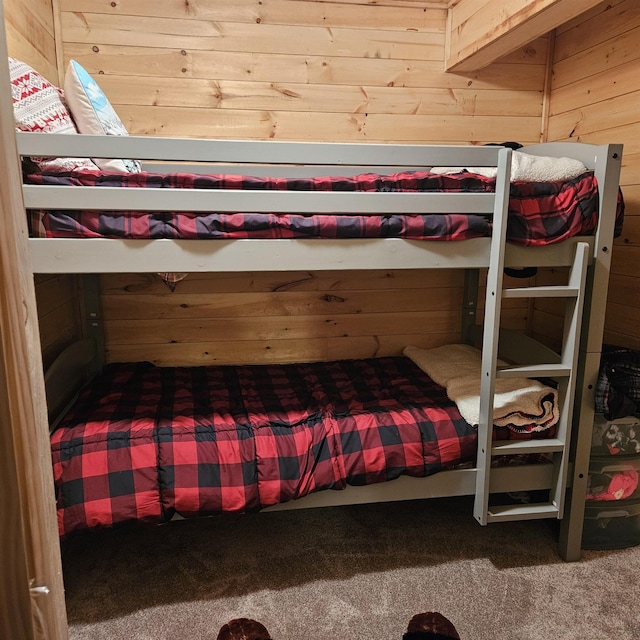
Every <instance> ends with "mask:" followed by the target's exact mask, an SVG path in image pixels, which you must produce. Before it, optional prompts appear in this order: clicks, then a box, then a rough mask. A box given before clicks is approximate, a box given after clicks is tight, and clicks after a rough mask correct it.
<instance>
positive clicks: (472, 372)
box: [404, 344, 558, 433]
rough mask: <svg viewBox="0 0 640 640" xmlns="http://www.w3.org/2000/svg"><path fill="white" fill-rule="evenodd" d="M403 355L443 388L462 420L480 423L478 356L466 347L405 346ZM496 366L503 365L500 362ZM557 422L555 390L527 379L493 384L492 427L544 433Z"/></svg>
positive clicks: (479, 354) (513, 379)
mask: <svg viewBox="0 0 640 640" xmlns="http://www.w3.org/2000/svg"><path fill="white" fill-rule="evenodd" d="M404 355H405V356H407V357H408V358H410V359H411V360H413V362H414V363H415V364H417V365H418V366H419V367H420V368H421V369H422V370H423V371H424V372H425V373H426V374H427V375H428V376H429V377H430V378H431V379H432V380H433V381H434V382H435V383H437V384H439V385H440V386H441V387H444V388H445V389H446V391H447V396H448V397H449V399H451V400H452V401H453V402H455V403H456V405H457V406H458V409H459V411H460V414H461V415H462V417H463V418H464V419H465V420H466V421H467V422H468V423H469V424H471V425H473V426H477V425H478V423H479V421H480V378H481V366H482V354H481V352H480V351H479V350H478V349H475V348H474V347H471V346H469V345H466V344H450V345H444V346H442V347H436V348H435V349H419V348H418V347H414V346H411V345H410V346H408V347H406V348H405V349H404ZM498 364H501V365H505V364H507V363H506V362H503V361H501V360H499V361H498ZM557 422H558V394H557V392H556V390H555V389H553V388H552V387H549V386H547V385H544V384H542V383H541V382H538V381H537V380H530V379H529V378H498V379H497V380H496V384H495V391H494V404H493V423H494V424H495V425H496V426H500V427H507V428H509V429H511V430H512V431H515V432H518V433H529V432H532V431H545V430H546V429H549V428H550V427H552V426H553V425H555V424H556V423H557Z"/></svg>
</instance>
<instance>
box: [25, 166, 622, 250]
mask: <svg viewBox="0 0 640 640" xmlns="http://www.w3.org/2000/svg"><path fill="white" fill-rule="evenodd" d="M25 180H26V182H27V183H29V184H48V185H77V186H98V187H100V186H106V187H129V188H140V187H157V188H165V189H191V188H199V189H212V190H216V189H267V190H303V191H374V192H385V191H405V192H406V191H420V192H425V191H434V192H443V191H444V192H491V191H493V190H494V187H495V180H494V179H491V178H485V177H482V176H479V175H476V174H472V173H468V172H462V173H458V174H454V175H438V174H433V173H429V172H405V173H397V174H392V175H375V174H363V175H360V176H356V177H335V176H334V177H324V178H301V179H292V178H252V177H247V176H234V175H195V174H186V173H178V174H169V175H162V174H151V173H138V174H112V173H100V172H90V171H89V172H71V173H56V174H33V175H28V176H26V178H25ZM214 203H215V197H212V209H214V208H215V204H214ZM597 207H598V189H597V184H596V180H595V178H594V175H593V172H587V173H585V174H583V175H582V176H580V177H578V178H575V179H573V180H567V181H563V182H544V183H527V182H516V183H513V184H512V185H511V197H510V205H509V222H508V228H507V237H508V239H509V240H510V241H511V242H514V243H516V244H520V245H527V246H536V245H544V244H552V243H556V242H562V241H563V240H566V239H567V238H569V237H572V236H575V235H588V234H590V233H592V232H593V230H594V229H595V227H596V224H597ZM621 216H622V201H620V207H619V222H620V224H621V222H622V219H621ZM30 223H31V232H32V234H33V235H35V236H39V237H48V238H53V237H56V238H60V237H63V238H66V237H73V238H94V237H101V238H126V239H132V238H141V239H149V238H171V239H207V238H230V239H233V238H412V239H416V240H466V239H468V238H477V237H483V236H488V235H490V234H491V221H490V220H489V219H487V218H486V217H485V216H479V215H473V214H465V212H460V213H459V214H448V215H442V214H428V215H418V214H409V215H407V214H403V213H402V212H401V211H399V212H397V213H394V214H390V215H376V216H360V215H327V214H322V215H309V214H286V215H282V214H278V213H277V212H274V213H272V214H266V213H251V212H242V213H219V212H216V211H215V209H214V210H213V211H212V212H211V213H192V212H140V211H131V212H122V211H115V212H114V211H69V210H65V211H32V212H30Z"/></svg>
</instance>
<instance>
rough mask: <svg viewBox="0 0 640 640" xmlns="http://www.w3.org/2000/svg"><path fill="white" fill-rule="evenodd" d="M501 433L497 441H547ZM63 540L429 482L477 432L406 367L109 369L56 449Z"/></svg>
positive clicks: (352, 363)
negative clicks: (400, 482) (382, 485)
mask: <svg viewBox="0 0 640 640" xmlns="http://www.w3.org/2000/svg"><path fill="white" fill-rule="evenodd" d="M553 431H554V429H549V430H548V431H546V432H545V433H532V434H516V433H514V432H512V431H511V430H509V429H508V428H504V427H503V428H497V429H496V430H495V437H496V439H500V440H504V439H513V438H530V437H547V436H551V435H553ZM51 446H52V455H53V469H54V477H55V486H56V496H57V508H58V522H59V530H60V535H61V536H62V537H65V536H68V535H69V534H70V533H73V532H79V531H83V530H88V529H93V528H99V527H111V526H117V525H121V524H124V523H128V522H129V523H131V522H135V521H137V522H147V523H162V522H165V521H167V520H169V519H171V517H172V516H173V515H174V514H175V513H178V514H179V515H181V516H183V517H192V516H197V515H210V514H218V513H224V512H246V511H256V510H260V509H262V508H264V507H268V506H270V505H274V504H276V503H281V502H286V501H288V500H294V499H296V498H299V497H301V496H304V495H306V494H308V493H311V492H314V491H319V490H322V489H344V488H345V487H346V486H347V485H364V484H370V483H376V482H383V481H387V480H392V479H394V478H397V477H398V476H401V475H410V476H418V477H422V476H428V475H431V474H434V473H437V472H438V471H441V470H443V469H448V468H452V467H455V466H456V465H458V464H460V463H464V462H468V461H472V460H474V458H475V452H476V431H475V429H474V428H473V427H472V426H470V425H469V424H468V423H467V422H465V420H464V419H463V418H462V417H461V415H460V412H459V411H458V409H457V407H456V405H455V404H454V403H453V402H452V401H451V400H449V399H448V398H447V396H446V393H445V390H444V389H443V388H442V387H440V386H438V385H437V384H436V383H434V382H433V381H432V380H431V379H430V378H429V377H428V376H427V375H426V374H425V373H424V372H423V371H422V370H421V369H420V368H419V367H417V366H416V365H415V364H414V363H413V362H412V361H411V360H410V359H409V358H405V357H384V358H375V359H363V360H344V361H335V362H318V363H313V364H289V365H254V366H206V367H205V366H203V367H191V368H173V367H166V368H161V367H155V366H153V365H151V364H148V363H137V364H112V365H108V366H107V367H106V368H105V370H104V371H103V373H102V374H101V375H100V376H99V377H98V378H97V379H96V380H94V381H93V382H92V383H91V385H90V386H89V387H87V388H86V389H85V390H84V391H83V392H82V393H81V395H80V397H79V399H78V401H77V403H76V404H75V405H74V407H73V408H72V410H71V411H70V412H69V413H68V415H67V416H66V417H65V418H64V420H63V421H62V422H61V424H60V426H59V427H58V428H57V429H56V430H55V431H54V432H53V434H52V437H51Z"/></svg>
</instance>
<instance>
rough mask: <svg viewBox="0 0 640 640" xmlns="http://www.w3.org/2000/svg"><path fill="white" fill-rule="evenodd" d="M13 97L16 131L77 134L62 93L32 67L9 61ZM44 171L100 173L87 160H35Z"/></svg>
mask: <svg viewBox="0 0 640 640" xmlns="http://www.w3.org/2000/svg"><path fill="white" fill-rule="evenodd" d="M9 77H10V80H11V98H12V100H13V115H14V118H15V123H16V129H18V130H20V131H31V132H46V133H64V134H77V133H78V132H77V130H76V128H75V125H74V124H73V120H72V119H71V115H70V114H69V111H68V109H67V107H66V105H65V104H64V101H63V96H62V92H61V91H60V90H59V89H58V88H57V87H54V86H53V85H52V84H51V83H50V82H49V81H48V80H45V78H43V77H42V76H41V75H40V74H39V73H38V72H37V71H35V70H34V69H32V68H31V67H30V66H29V65H28V64H25V63H24V62H20V61H19V60H16V59H15V58H9ZM31 160H32V162H33V163H34V164H35V165H36V166H37V167H38V168H39V169H40V170H41V171H74V170H76V171H77V170H82V169H90V170H94V171H95V170H97V167H96V165H95V164H94V163H93V162H91V160H88V159H86V158H31Z"/></svg>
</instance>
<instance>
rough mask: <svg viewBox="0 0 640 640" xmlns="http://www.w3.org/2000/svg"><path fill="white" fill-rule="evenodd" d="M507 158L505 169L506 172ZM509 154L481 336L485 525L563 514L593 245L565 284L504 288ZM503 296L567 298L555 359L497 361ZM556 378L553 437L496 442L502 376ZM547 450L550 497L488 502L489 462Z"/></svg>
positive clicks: (479, 498) (581, 249) (581, 253)
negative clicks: (497, 393)
mask: <svg viewBox="0 0 640 640" xmlns="http://www.w3.org/2000/svg"><path fill="white" fill-rule="evenodd" d="M501 163H505V164H504V165H503V166H506V172H503V171H502V169H503V166H501ZM509 165H510V155H509V154H506V158H504V159H503V158H501V159H500V160H499V166H498V178H497V181H496V203H495V210H494V222H493V237H492V242H491V254H492V260H491V265H490V266H489V272H488V274H487V291H486V300H485V321H484V330H483V340H482V367H481V375H482V380H481V386H480V421H479V424H478V452H477V464H476V491H475V501H474V510H473V513H474V517H475V518H476V520H477V521H478V522H479V523H480V524H482V525H486V524H487V523H489V522H496V521H507V520H532V519H540V518H550V517H555V518H562V513H563V508H564V496H565V489H566V479H567V461H568V455H569V439H570V436H571V416H572V410H573V398H574V392H575V384H576V381H575V373H576V369H577V364H578V354H579V345H580V327H581V320H582V309H583V304H584V292H585V282H586V274H587V267H588V258H589V244H588V243H586V242H578V243H576V250H575V254H574V258H573V264H572V266H571V269H570V273H569V278H568V283H567V285H565V286H533V287H522V288H509V289H505V288H503V273H504V251H505V239H506V218H507V210H508V194H509V192H508V188H509V184H508V176H509V175H510V169H509ZM505 298H563V299H565V318H564V330H563V338H562V348H561V352H560V354H559V356H558V357H557V360H556V361H554V362H546V363H540V362H536V363H535V364H530V365H525V366H522V365H518V366H506V367H505V366H498V364H497V360H498V343H499V340H500V312H501V308H502V300H503V299H505ZM509 377H511V378H513V377H524V378H552V379H555V380H557V382H558V404H559V421H558V424H557V426H556V434H555V437H554V438H551V439H544V440H522V441H517V440H516V441H504V442H499V441H496V442H494V441H493V440H492V431H493V401H494V391H495V383H496V379H498V378H509ZM534 453H536V454H549V455H550V456H551V459H552V465H553V467H552V486H551V489H550V491H549V496H548V501H545V502H541V503H529V504H507V505H499V506H495V505H489V496H490V494H491V463H492V461H493V459H494V458H496V457H499V456H504V455H511V454H534Z"/></svg>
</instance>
